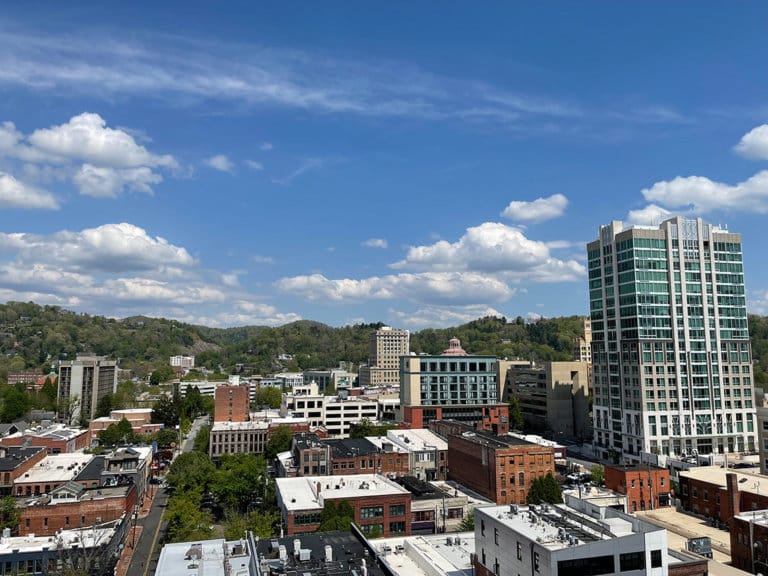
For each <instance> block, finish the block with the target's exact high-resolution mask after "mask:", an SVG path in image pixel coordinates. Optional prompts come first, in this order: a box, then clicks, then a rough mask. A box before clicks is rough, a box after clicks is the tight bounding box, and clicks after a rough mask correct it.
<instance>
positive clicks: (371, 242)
mask: <svg viewBox="0 0 768 576" xmlns="http://www.w3.org/2000/svg"><path fill="white" fill-rule="evenodd" d="M363 246H367V247H368V248H386V247H387V241H386V240H385V239H384V238H369V239H368V240H366V241H365V242H363Z"/></svg>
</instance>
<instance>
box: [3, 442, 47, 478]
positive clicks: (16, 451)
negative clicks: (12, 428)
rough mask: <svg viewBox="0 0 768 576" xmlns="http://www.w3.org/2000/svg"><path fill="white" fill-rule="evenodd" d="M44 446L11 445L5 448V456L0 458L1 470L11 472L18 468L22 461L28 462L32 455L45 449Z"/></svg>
mask: <svg viewBox="0 0 768 576" xmlns="http://www.w3.org/2000/svg"><path fill="white" fill-rule="evenodd" d="M44 450H45V448H44V447H42V446H30V447H27V448H23V447H21V446H10V447H8V448H5V453H6V456H5V458H0V472H10V471H11V470H16V468H18V467H19V466H20V465H21V464H22V463H24V462H26V461H27V460H29V459H30V458H32V456H34V455H35V454H37V453H38V452H40V451H44Z"/></svg>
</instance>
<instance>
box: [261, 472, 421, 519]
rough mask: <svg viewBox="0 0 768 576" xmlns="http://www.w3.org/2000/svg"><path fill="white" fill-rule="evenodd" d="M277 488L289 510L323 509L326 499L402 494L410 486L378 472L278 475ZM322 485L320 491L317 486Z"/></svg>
mask: <svg viewBox="0 0 768 576" xmlns="http://www.w3.org/2000/svg"><path fill="white" fill-rule="evenodd" d="M275 483H276V485H277V491H278V493H279V495H280V500H281V501H282V503H283V506H284V507H285V509H286V510H288V511H293V510H320V509H322V507H323V504H324V503H325V500H326V499H329V500H343V499H345V498H363V497H366V496H367V497H370V496H401V495H406V494H410V492H408V490H406V489H405V488H403V487H402V486H400V485H398V484H396V483H395V482H393V481H392V480H389V479H388V478H385V477H384V476H379V475H378V474H354V475H350V476H308V477H299V478H276V479H275ZM318 484H319V485H320V493H319V494H318V490H317V486H318Z"/></svg>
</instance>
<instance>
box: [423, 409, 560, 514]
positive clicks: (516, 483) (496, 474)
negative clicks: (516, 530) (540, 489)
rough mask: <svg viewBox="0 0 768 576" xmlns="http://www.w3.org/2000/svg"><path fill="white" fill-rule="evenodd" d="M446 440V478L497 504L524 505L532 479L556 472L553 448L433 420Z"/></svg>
mask: <svg viewBox="0 0 768 576" xmlns="http://www.w3.org/2000/svg"><path fill="white" fill-rule="evenodd" d="M430 427H431V429H432V430H433V431H434V432H435V433H437V434H439V435H440V436H442V437H443V438H445V439H446V441H447V442H448V479H449V480H455V481H456V482H459V483H460V484H463V485H464V486H467V487H468V488H470V489H472V490H474V491H475V492H477V493H478V494H480V495H481V496H484V497H485V498H488V499H489V500H491V501H492V502H496V503H497V504H525V503H526V502H527V500H528V491H529V490H530V488H531V483H532V482H533V480H534V479H535V478H539V477H541V476H546V475H547V473H548V472H549V473H552V474H553V475H554V473H555V455H554V450H553V449H552V448H551V447H549V446H540V445H538V444H534V443H532V442H528V441H526V440H521V439H520V438H515V437H513V436H494V435H493V434H491V433H490V432H486V431H482V430H475V429H473V428H472V427H471V426H467V425H465V424H462V423H460V422H451V421H442V422H432V424H431V426H430Z"/></svg>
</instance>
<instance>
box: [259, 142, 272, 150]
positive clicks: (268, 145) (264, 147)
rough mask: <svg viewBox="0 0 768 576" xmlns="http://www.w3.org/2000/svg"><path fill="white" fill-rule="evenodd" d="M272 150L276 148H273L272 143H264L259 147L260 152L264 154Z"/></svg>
mask: <svg viewBox="0 0 768 576" xmlns="http://www.w3.org/2000/svg"><path fill="white" fill-rule="evenodd" d="M272 148H274V146H272V143H271V142H262V143H261V146H259V150H263V151H264V152H269V151H270V150H272Z"/></svg>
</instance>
